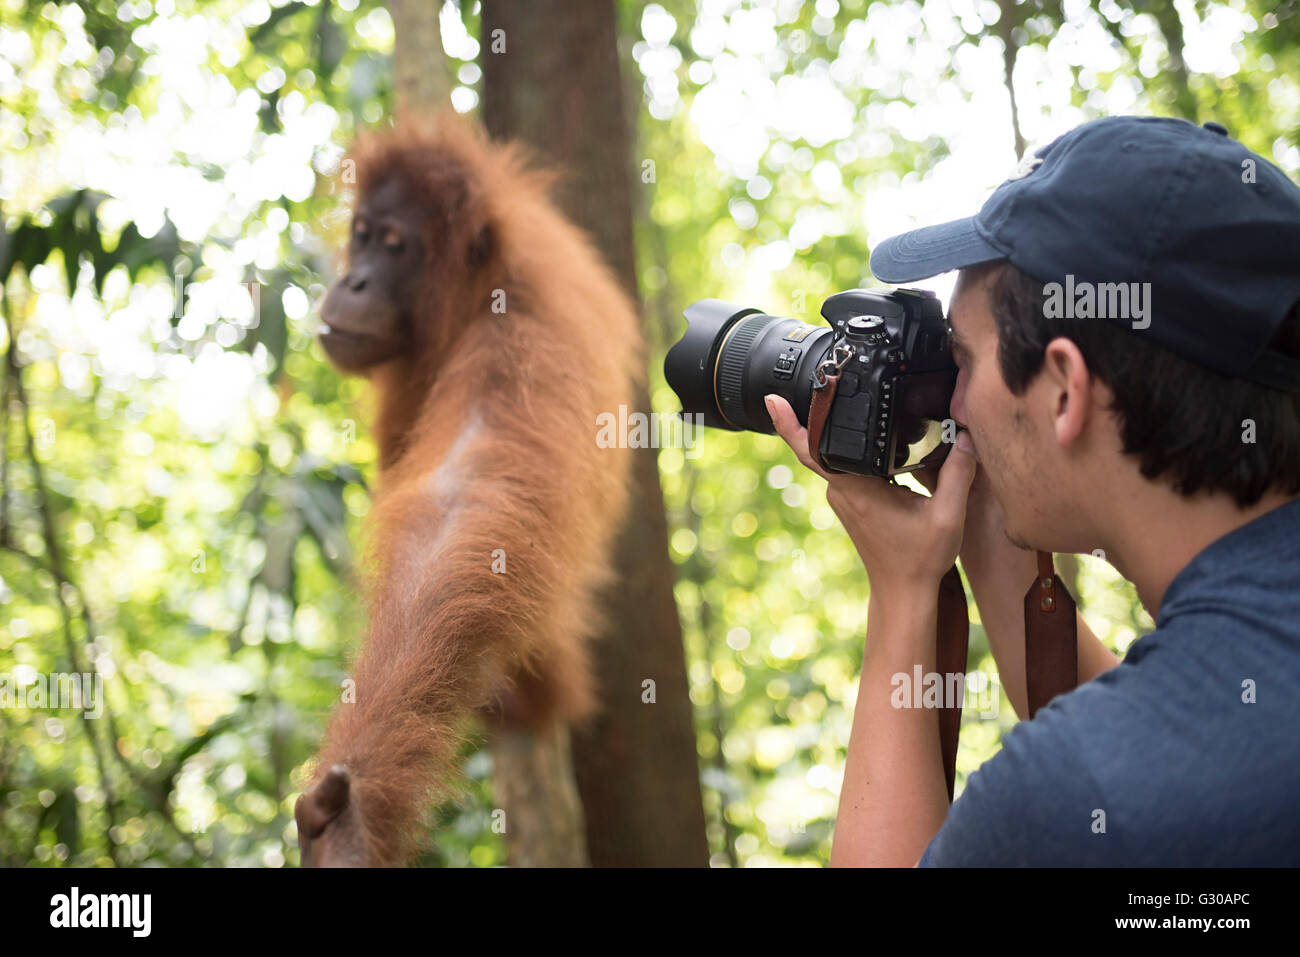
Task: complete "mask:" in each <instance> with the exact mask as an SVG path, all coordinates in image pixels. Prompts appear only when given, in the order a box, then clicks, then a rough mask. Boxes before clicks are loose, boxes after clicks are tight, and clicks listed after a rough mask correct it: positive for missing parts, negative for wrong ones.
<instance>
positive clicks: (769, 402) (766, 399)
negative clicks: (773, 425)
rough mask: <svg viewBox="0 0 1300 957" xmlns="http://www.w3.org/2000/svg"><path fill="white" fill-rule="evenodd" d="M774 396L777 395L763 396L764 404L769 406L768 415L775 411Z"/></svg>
mask: <svg viewBox="0 0 1300 957" xmlns="http://www.w3.org/2000/svg"><path fill="white" fill-rule="evenodd" d="M774 398H776V397H775V396H772V395H765V396H763V404H764V405H765V406H767V413H768V415H771V414H772V411H773V406H772V400H773V399H774Z"/></svg>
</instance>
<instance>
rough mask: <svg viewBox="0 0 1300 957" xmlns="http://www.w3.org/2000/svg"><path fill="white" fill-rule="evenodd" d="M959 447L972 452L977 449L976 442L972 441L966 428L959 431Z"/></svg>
mask: <svg viewBox="0 0 1300 957" xmlns="http://www.w3.org/2000/svg"><path fill="white" fill-rule="evenodd" d="M957 448H959V449H961V450H962V451H963V452H972V451H974V449H975V443H974V442H972V441H971V437H970V433H969V432H967V431H966V430H965V429H962V431H960V432H958V433H957Z"/></svg>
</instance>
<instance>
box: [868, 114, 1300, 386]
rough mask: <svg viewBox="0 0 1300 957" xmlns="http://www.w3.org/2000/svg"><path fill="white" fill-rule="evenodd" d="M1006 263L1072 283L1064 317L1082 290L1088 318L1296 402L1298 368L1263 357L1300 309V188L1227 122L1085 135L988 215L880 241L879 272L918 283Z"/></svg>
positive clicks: (1076, 132) (1172, 122)
mask: <svg viewBox="0 0 1300 957" xmlns="http://www.w3.org/2000/svg"><path fill="white" fill-rule="evenodd" d="M994 260H1009V261H1010V262H1011V263H1012V264H1013V265H1015V266H1017V267H1018V268H1019V269H1021V270H1022V271H1024V272H1026V273H1028V274H1029V275H1030V276H1033V277H1034V278H1035V279H1037V280H1039V281H1040V282H1044V283H1058V284H1060V287H1059V290H1057V289H1055V288H1054V287H1053V293H1055V292H1057V291H1060V292H1061V293H1062V294H1063V296H1064V307H1065V309H1066V310H1067V313H1066V314H1067V315H1073V314H1074V313H1073V294H1074V293H1075V291H1080V296H1081V298H1080V306H1081V309H1080V312H1079V315H1081V316H1082V315H1095V316H1096V317H1097V318H1105V319H1113V320H1123V321H1124V322H1125V325H1127V326H1128V327H1129V328H1131V329H1132V330H1133V331H1134V332H1135V333H1136V334H1139V335H1144V336H1149V337H1150V338H1151V340H1152V341H1154V342H1157V343H1159V344H1160V345H1161V346H1162V347H1164V348H1166V349H1168V350H1170V351H1171V352H1174V353H1177V354H1178V355H1180V356H1183V357H1184V358H1186V359H1189V360H1191V361H1193V362H1196V363H1198V364H1200V365H1202V366H1205V367H1206V368H1209V369H1214V370H1216V371H1218V372H1221V373H1224V374H1226V375H1229V376H1233V377H1236V378H1242V379H1248V380H1250V381H1253V382H1256V383H1259V384H1261V385H1265V386H1269V387H1271V388H1275V389H1282V390H1285V391H1290V392H1300V362H1297V361H1295V360H1293V359H1290V358H1289V357H1287V356H1284V355H1282V354H1281V353H1279V352H1276V351H1274V350H1270V349H1268V348H1267V347H1268V345H1269V342H1270V341H1271V340H1272V338H1273V336H1274V335H1275V334H1276V332H1277V329H1278V327H1279V326H1280V325H1281V322H1282V319H1283V317H1284V316H1285V315H1286V314H1287V312H1288V311H1289V310H1290V309H1291V307H1292V306H1293V305H1294V304H1295V303H1296V302H1297V301H1300V187H1298V186H1296V184H1295V183H1293V182H1292V181H1291V180H1290V179H1289V178H1288V177H1287V175H1286V174H1285V173H1283V172H1282V171H1281V170H1280V169H1278V168H1277V167H1276V166H1274V165H1273V164H1272V163H1270V162H1269V161H1268V160H1266V159H1264V158H1263V157H1262V156H1260V155H1259V154H1257V153H1253V152H1251V151H1250V150H1248V149H1247V148H1246V147H1244V146H1242V145H1241V143H1239V142H1237V141H1236V140H1234V139H1231V138H1230V137H1229V136H1228V135H1227V130H1226V129H1224V127H1222V126H1221V125H1219V124H1218V123H1206V124H1205V125H1204V126H1197V125H1196V124H1194V123H1189V122H1188V121H1186V120H1180V119H1172V118H1168V117H1149V116H1114V117H1106V118H1105V119H1100V120H1093V121H1092V122H1090V123H1085V124H1083V125H1082V126H1079V127H1076V128H1075V129H1073V130H1071V131H1070V132H1068V133H1066V134H1064V135H1063V136H1060V137H1058V138H1057V139H1055V140H1053V141H1052V142H1051V143H1049V144H1048V145H1047V146H1044V147H1043V148H1042V149H1040V150H1038V151H1037V152H1036V153H1035V154H1034V155H1032V156H1029V155H1026V157H1025V158H1024V160H1022V161H1021V163H1020V165H1019V166H1018V167H1017V168H1016V170H1015V172H1014V173H1012V175H1011V178H1010V179H1008V180H1007V181H1006V182H1004V183H1003V184H1002V185H1001V186H999V187H998V188H997V189H996V190H995V191H994V192H993V195H992V196H990V197H989V199H988V201H987V202H986V203H985V204H984V205H983V207H981V209H980V211H979V212H978V213H977V214H976V215H974V216H971V217H969V218H967V219H959V220H956V221H954V222H951V223H944V224H942V225H939V226H928V227H926V228H924V229H917V230H913V231H912V232H909V233H904V234H903V235H901V236H895V237H893V238H891V239H888V240H886V241H885V242H883V243H881V244H880V245H879V246H877V247H876V248H875V250H874V251H873V252H872V254H871V271H872V273H873V274H874V275H875V276H876V278H878V279H880V280H883V281H884V282H889V283H908V282H915V281H916V280H918V279H926V278H929V277H930V276H935V275H938V274H939V273H943V272H949V271H951V270H953V269H964V268H966V267H967V266H974V265H978V264H979V263H984V262H991V261H994ZM1117 284H1125V285H1124V288H1123V289H1121V290H1119V291H1120V292H1124V293H1125V298H1124V300H1123V302H1124V303H1125V304H1127V303H1128V302H1129V300H1128V298H1127V292H1128V290H1130V289H1131V290H1133V291H1134V294H1135V295H1142V294H1144V295H1145V300H1144V301H1145V303H1146V307H1145V308H1146V309H1147V316H1146V318H1145V320H1144V321H1145V323H1146V324H1145V325H1143V324H1142V322H1134V321H1133V316H1132V314H1131V310H1130V311H1129V312H1130V314H1127V315H1111V314H1109V313H1110V312H1111V311H1125V310H1107V309H1105V308H1104V307H1103V306H1104V303H1105V302H1106V301H1109V303H1110V304H1111V305H1112V306H1114V305H1117V304H1119V303H1120V300H1119V298H1118V296H1117ZM1134 284H1136V285H1134ZM1045 291H1046V290H1045ZM1084 293H1086V294H1087V296H1088V297H1091V300H1090V302H1089V303H1088V304H1087V307H1086V312H1085V311H1084V309H1083V308H1082V307H1083V294H1084ZM1134 301H1137V300H1134ZM1059 304H1060V302H1059V300H1058V307H1059ZM1054 314H1059V313H1054Z"/></svg>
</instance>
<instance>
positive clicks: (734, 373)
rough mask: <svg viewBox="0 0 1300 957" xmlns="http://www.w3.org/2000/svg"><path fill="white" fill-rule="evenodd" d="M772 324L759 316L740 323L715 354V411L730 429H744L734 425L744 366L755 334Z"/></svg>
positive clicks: (742, 382) (767, 317)
mask: <svg viewBox="0 0 1300 957" xmlns="http://www.w3.org/2000/svg"><path fill="white" fill-rule="evenodd" d="M775 321H776V319H775V318H774V317H772V316H764V315H761V314H760V315H756V316H749V317H747V318H745V319H742V320H741V321H740V322H739V323H737V325H736V330H735V331H734V332H733V333H732V334H731V335H730V336H728V337H727V341H726V342H724V343H723V344H722V350H721V351H720V352H719V353H718V376H717V389H718V396H717V398H718V408H719V410H721V412H722V415H723V417H724V418H726V419H727V420H728V421H729V422H731V423H732V424H733V425H737V426H741V427H742V428H743V427H744V425H745V423H744V422H738V421H736V417H737V415H738V414H739V413H740V401H741V396H740V393H741V389H742V387H743V385H744V381H745V366H746V365H747V364H748V362H749V348H750V346H752V345H753V344H754V340H755V339H757V338H758V334H759V333H760V332H762V331H763V330H764V329H766V328H767V326H768V324H769V323H772V322H775Z"/></svg>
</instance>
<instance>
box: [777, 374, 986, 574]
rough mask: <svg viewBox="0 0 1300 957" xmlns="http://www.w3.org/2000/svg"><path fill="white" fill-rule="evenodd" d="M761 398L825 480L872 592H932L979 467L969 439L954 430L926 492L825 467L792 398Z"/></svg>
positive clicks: (957, 542) (953, 553)
mask: <svg viewBox="0 0 1300 957" xmlns="http://www.w3.org/2000/svg"><path fill="white" fill-rule="evenodd" d="M766 401H767V409H768V413H769V414H770V415H771V416H772V424H773V425H774V426H776V431H777V434H779V435H780V436H781V438H783V439H785V441H786V444H787V445H789V446H790V448H791V449H793V450H794V454H795V455H796V456H798V458H799V461H800V462H802V463H803V464H804V465H806V466H807V467H808V468H810V469H812V470H813V471H814V472H816V473H817V474H818V475H820V476H821V477H822V478H824V479H826V481H827V487H826V501H827V503H828V504H829V505H830V507H831V508H832V509H833V510H834V512H835V514H836V515H838V516H839V519H840V521H841V522H842V523H843V525H844V529H845V531H847V532H848V533H849V538H850V539H852V540H853V544H854V546H855V547H856V548H857V550H858V555H859V556H861V558H862V563H863V565H864V566H866V570H867V577H868V578H869V579H870V580H871V588H872V592H873V593H883V594H890V593H891V592H892V593H898V594H902V593H903V592H905V591H908V590H915V589H917V588H924V589H926V590H929V589H930V588H934V589H935V590H937V589H938V587H939V581H940V579H942V578H943V576H944V574H946V573H947V571H948V569H949V568H951V567H952V564H953V562H954V561H956V559H957V553H958V550H959V549H960V548H961V542H962V529H963V526H964V525H965V522H966V499H967V496H968V494H969V492H970V487H971V480H972V479H973V478H974V476H975V465H976V462H975V455H974V453H973V451H972V446H971V443H970V437H969V436H967V435H966V433H965V432H961V433H959V434H958V436H957V441H956V443H955V444H954V447H953V449H952V451H951V452H949V454H948V457H947V459H945V461H944V463H943V466H942V467H941V468H940V470H939V480H938V485H937V487H936V489H935V491H934V494H933V495H931V496H930V497H929V498H926V497H925V496H924V495H918V494H917V493H916V492H913V491H912V490H911V489H907V488H903V487H902V486H900V485H894V484H893V483H891V482H889V481H887V480H885V479H882V478H876V477H874V476H865V475H850V474H846V473H841V472H827V471H826V470H825V469H823V468H822V467H821V466H820V465H818V464H817V463H816V462H814V461H813V460H812V458H811V457H810V456H809V454H808V430H807V429H805V428H804V427H803V426H801V425H800V424H799V419H798V418H797V417H796V416H795V414H794V410H793V409H792V408H790V403H788V402H786V401H785V399H782V398H781V397H780V396H775V395H771V396H768V397H767V400H766Z"/></svg>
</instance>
